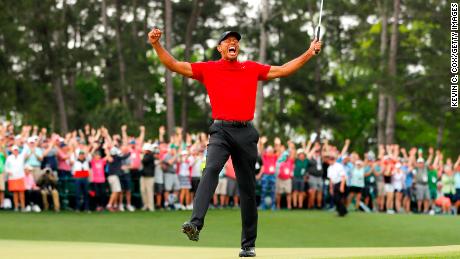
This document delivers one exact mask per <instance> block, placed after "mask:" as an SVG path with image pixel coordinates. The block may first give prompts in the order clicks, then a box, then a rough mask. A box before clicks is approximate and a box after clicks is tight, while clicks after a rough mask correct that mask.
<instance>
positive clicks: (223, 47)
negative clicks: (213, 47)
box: [217, 36, 240, 61]
mask: <svg viewBox="0 0 460 259" xmlns="http://www.w3.org/2000/svg"><path fill="white" fill-rule="evenodd" d="M217 50H218V51H219V53H220V55H221V57H222V58H223V59H225V60H228V61H234V60H236V59H237V58H238V54H239V52H240V43H239V41H238V39H237V38H236V37H235V36H228V37H227V38H226V39H225V40H223V41H221V42H220V44H219V45H218V46H217Z"/></svg>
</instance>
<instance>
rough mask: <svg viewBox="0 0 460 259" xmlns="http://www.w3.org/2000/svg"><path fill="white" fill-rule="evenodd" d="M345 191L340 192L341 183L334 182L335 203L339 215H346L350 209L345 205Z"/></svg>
mask: <svg viewBox="0 0 460 259" xmlns="http://www.w3.org/2000/svg"><path fill="white" fill-rule="evenodd" d="M345 198H346V195H345V192H340V183H336V184H334V197H333V199H334V203H335V208H336V210H337V213H338V214H339V216H345V215H346V214H347V213H348V211H347V208H346V207H345Z"/></svg>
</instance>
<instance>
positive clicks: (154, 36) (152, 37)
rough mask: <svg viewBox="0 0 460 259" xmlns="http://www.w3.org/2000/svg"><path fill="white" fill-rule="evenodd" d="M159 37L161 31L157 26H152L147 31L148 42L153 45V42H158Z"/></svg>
mask: <svg viewBox="0 0 460 259" xmlns="http://www.w3.org/2000/svg"><path fill="white" fill-rule="evenodd" d="M160 38H161V31H160V29H158V28H153V29H152V30H151V31H150V32H149V42H150V44H152V45H154V44H155V43H157V42H158V40H159V39H160Z"/></svg>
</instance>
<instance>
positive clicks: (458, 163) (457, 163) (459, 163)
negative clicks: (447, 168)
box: [454, 155, 460, 168]
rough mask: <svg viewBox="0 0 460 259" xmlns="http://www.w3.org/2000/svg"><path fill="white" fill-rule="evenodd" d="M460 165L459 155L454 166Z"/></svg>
mask: <svg viewBox="0 0 460 259" xmlns="http://www.w3.org/2000/svg"><path fill="white" fill-rule="evenodd" d="M459 165H460V155H459V156H458V158H457V162H455V165H454V168H457V167H458V166H459Z"/></svg>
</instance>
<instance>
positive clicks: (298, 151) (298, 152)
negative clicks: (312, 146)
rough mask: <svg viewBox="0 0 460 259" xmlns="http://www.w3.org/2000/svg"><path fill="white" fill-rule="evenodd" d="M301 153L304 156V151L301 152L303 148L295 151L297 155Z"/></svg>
mask: <svg viewBox="0 0 460 259" xmlns="http://www.w3.org/2000/svg"><path fill="white" fill-rule="evenodd" d="M301 153H303V154H305V150H303V148H299V149H297V155H298V154H301Z"/></svg>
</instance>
